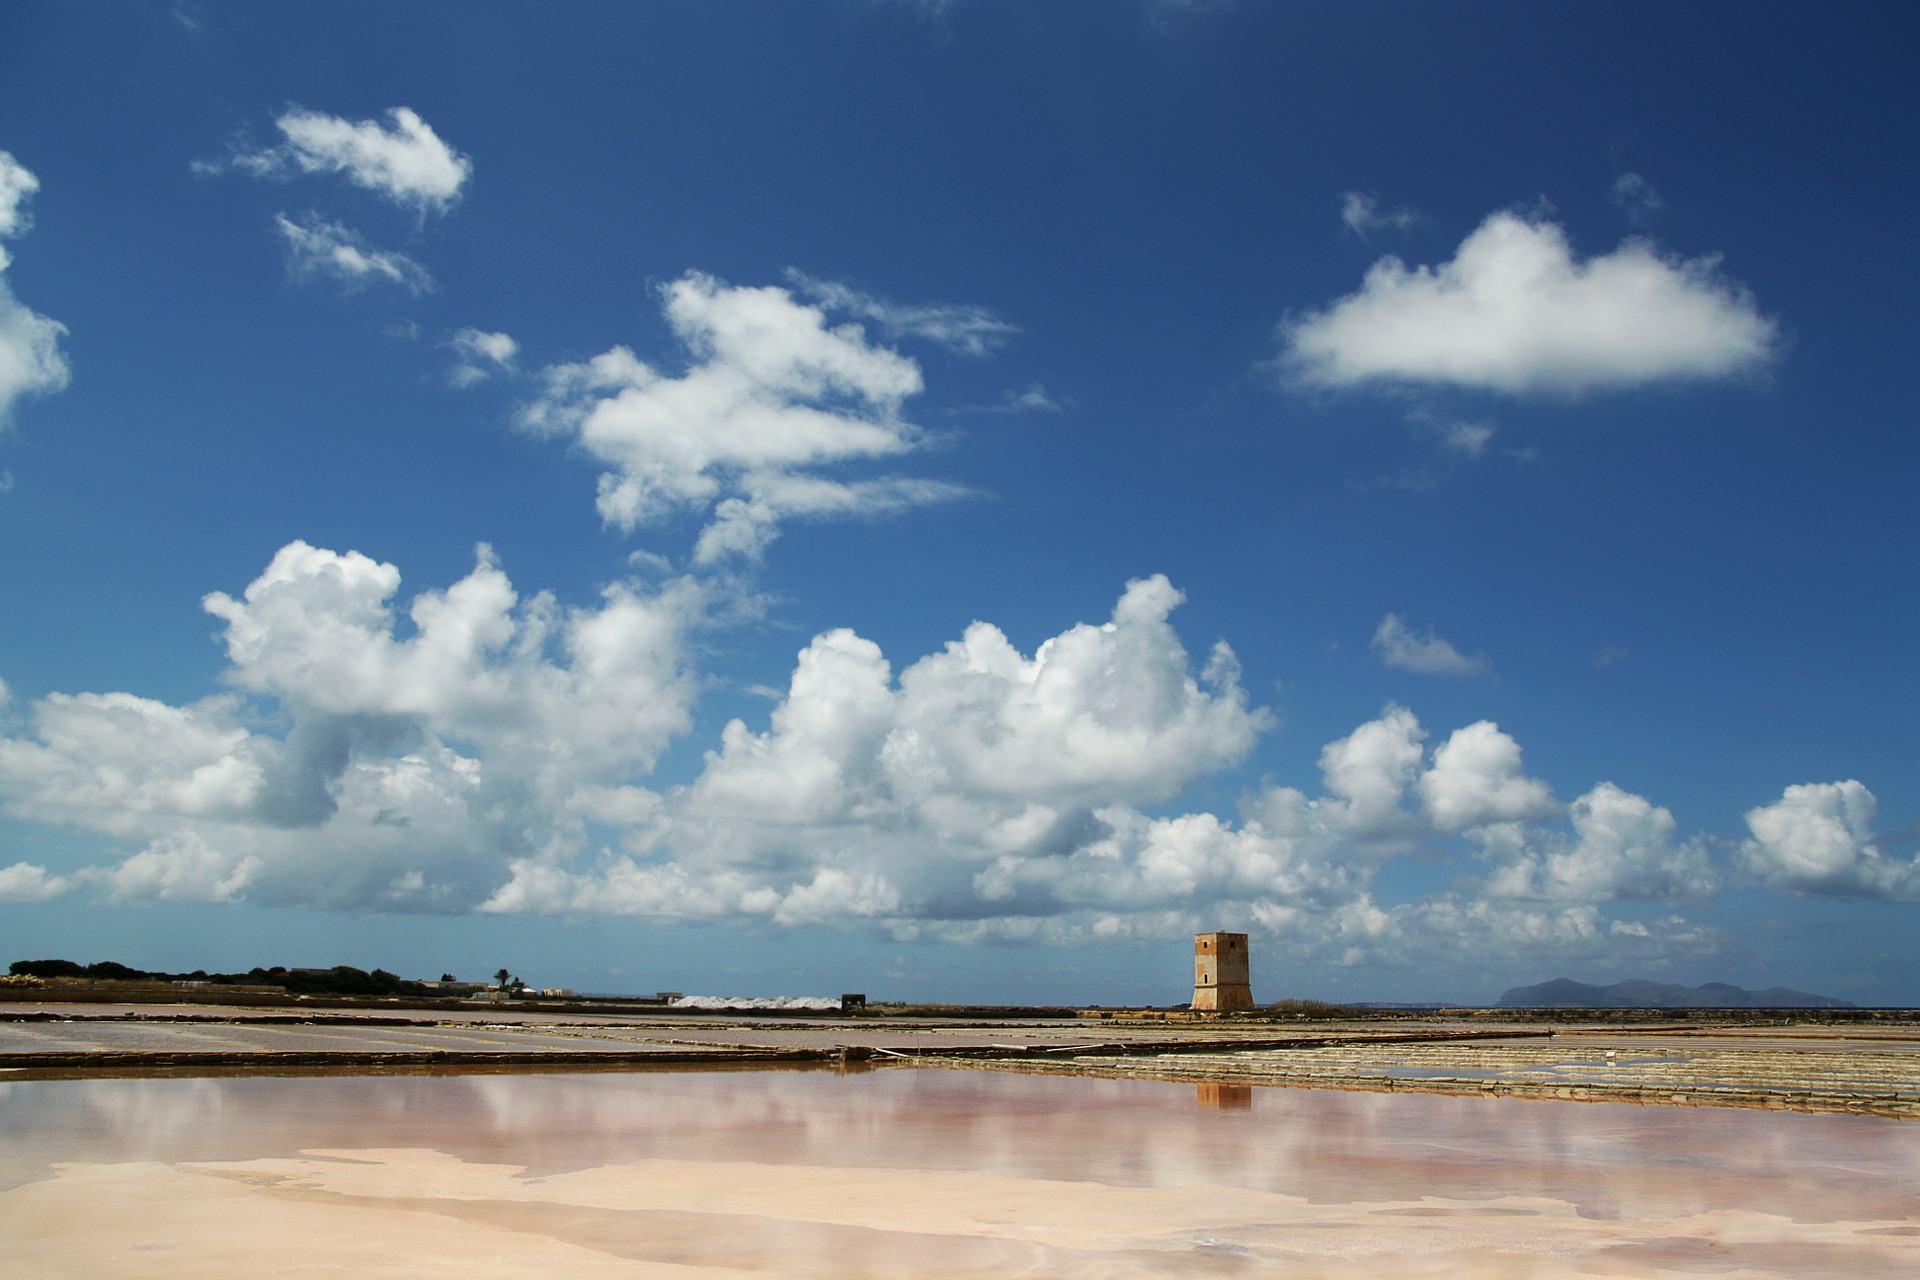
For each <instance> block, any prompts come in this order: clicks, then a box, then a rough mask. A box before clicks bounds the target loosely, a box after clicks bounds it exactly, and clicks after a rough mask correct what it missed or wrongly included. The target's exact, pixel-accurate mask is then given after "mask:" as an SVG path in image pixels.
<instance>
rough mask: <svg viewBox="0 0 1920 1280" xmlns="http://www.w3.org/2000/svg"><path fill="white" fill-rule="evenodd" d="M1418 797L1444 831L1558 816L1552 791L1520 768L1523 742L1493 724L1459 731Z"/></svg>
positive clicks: (1436, 758)
mask: <svg viewBox="0 0 1920 1280" xmlns="http://www.w3.org/2000/svg"><path fill="white" fill-rule="evenodd" d="M1420 797H1421V800H1422V801H1423V802H1424V804H1425V805H1426V810H1427V813H1428V815H1429V816H1430V817H1431V819H1432V821H1433V825H1434V826H1435V827H1436V828H1437V829H1439V830H1441V831H1465V830H1467V829H1468V828H1470V827H1484V826H1488V825H1490V824H1492V823H1500V822H1540V821H1545V820H1547V819H1549V818H1555V817H1558V816H1559V814H1560V805H1559V803H1558V802H1556V801H1555V800H1554V798H1553V791H1552V789H1551V788H1549V787H1548V786H1547V784H1546V783H1544V782H1542V781H1540V779H1538V778H1529V777H1527V776H1526V774H1525V773H1524V771H1523V770H1522V768H1521V763H1520V744H1519V743H1518V742H1515V741H1514V740H1513V738H1512V737H1511V736H1509V735H1508V734H1505V733H1502V732H1501V731H1500V726H1499V725H1497V724H1495V723H1493V721H1491V720H1482V721H1480V722H1479V723H1477V724H1470V725H1468V726H1467V727H1466V728H1464V729H1456V730H1454V732H1453V735H1452V736H1451V737H1449V738H1448V739H1447V740H1446V741H1445V742H1443V743H1441V744H1440V746H1439V747H1438V748H1437V749H1436V750H1435V751H1434V753H1433V766H1432V767H1431V768H1430V769H1428V770H1427V771H1426V773H1424V774H1422V775H1421V777H1420Z"/></svg>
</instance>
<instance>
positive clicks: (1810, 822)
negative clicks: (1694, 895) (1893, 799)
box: [1741, 779, 1920, 900]
mask: <svg viewBox="0 0 1920 1280" xmlns="http://www.w3.org/2000/svg"><path fill="white" fill-rule="evenodd" d="M1878 808H1879V805H1878V802H1877V801H1876V800H1875V799H1874V795H1873V792H1871V791H1869V790H1867V788H1866V787H1865V786H1863V785H1862V784H1860V783H1859V782H1856V781H1854V780H1852V779H1848V780H1846V781H1844V782H1816V783H1808V784H1806V785H1803V786H1791V787H1788V788H1787V789H1786V791H1785V792H1784V793H1783V794H1782V795H1781V797H1780V799H1779V800H1777V801H1775V802H1774V803H1773V804H1770V805H1763V806H1761V807H1760V808H1757V809H1752V810H1749V811H1748V813H1747V827H1748V828H1749V829H1750V830H1751V831H1752V832H1753V838H1752V839H1751V840H1748V841H1747V842H1746V843H1745V844H1744V845H1743V846H1742V847H1741V862H1742V864H1743V865H1744V866H1745V867H1746V869H1747V870H1748V871H1751V872H1753V873H1754V874H1755V875H1758V876H1760V877H1761V878H1762V879H1764V880H1766V882H1767V883H1769V884H1771V885H1774V886H1775V887H1777V888H1781V889H1787V890H1791V891H1793V892H1796V893H1812V894H1823V895H1827V896H1831V897H1858V898H1895V899H1901V900H1913V899H1920V859H1916V860H1914V861H1909V862H1901V861H1899V860H1897V859H1895V858H1890V857H1888V856H1887V855H1886V854H1885V853H1884V852H1883V851H1882V850H1881V849H1880V848H1879V846H1878V844H1877V842H1876V841H1875V838H1874V833H1873V819H1874V814H1875V813H1876V812H1877V811H1878Z"/></svg>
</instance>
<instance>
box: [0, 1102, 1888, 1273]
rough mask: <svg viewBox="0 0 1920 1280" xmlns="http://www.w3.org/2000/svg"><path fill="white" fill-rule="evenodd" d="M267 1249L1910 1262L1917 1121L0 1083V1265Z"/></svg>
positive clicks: (619, 1256)
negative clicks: (0, 1251)
mask: <svg viewBox="0 0 1920 1280" xmlns="http://www.w3.org/2000/svg"><path fill="white" fill-rule="evenodd" d="M315 1153H321V1154H315ZM103 1205H112V1206H116V1209H115V1213H114V1214H113V1215H110V1216H111V1218H112V1220H113V1221H114V1223H115V1224H116V1225H115V1227H114V1229H113V1230H105V1229H103V1228H102V1226H101V1218H100V1216H99V1214H98V1212H97V1210H98V1209H99V1208H100V1207H101V1206H103ZM209 1206H212V1207H209ZM63 1215H64V1216H63ZM203 1219H204V1221H203ZM122 1228H124V1230H123V1229H122ZM301 1232H308V1233H310V1234H311V1236H312V1239H313V1241H315V1242H327V1243H324V1244H322V1243H311V1244H308V1245H305V1246H303V1247H302V1251H301V1257H302V1262H301V1265H300V1267H299V1268H298V1269H299V1270H302V1271H303V1272H308V1273H311V1272H314V1271H318V1272H321V1273H326V1272H328V1271H330V1270H332V1271H335V1272H337V1273H338V1274H378V1273H379V1267H378V1266H377V1265H375V1262H374V1261H370V1259H374V1260H377V1258H378V1257H385V1256H388V1254H389V1253H391V1252H393V1251H395V1250H398V1251H400V1252H401V1254H402V1255H403V1256H404V1255H406V1253H407V1251H408V1250H410V1249H415V1248H416V1247H417V1248H418V1249H419V1250H421V1251H422V1252H420V1253H418V1254H416V1255H414V1256H411V1257H406V1258H405V1261H404V1266H402V1267H401V1268H400V1269H399V1270H396V1271H394V1272H393V1274H432V1273H433V1270H432V1268H433V1267H435V1266H439V1265H441V1263H443V1262H444V1263H445V1265H446V1267H447V1268H448V1273H449V1274H486V1275H493V1274H498V1275H540V1274H550V1273H552V1272H553V1271H554V1269H556V1268H561V1269H571V1270H574V1271H578V1272H580V1273H581V1274H582V1275H592V1274H599V1273H600V1269H601V1268H605V1269H606V1270H605V1273H606V1274H609V1275H649V1274H655V1273H656V1271H658V1269H659V1268H665V1270H664V1271H658V1273H659V1274H674V1275H687V1274H689V1272H688V1271H687V1270H686V1269H687V1268H690V1267H691V1268H696V1269H701V1268H715V1269H716V1270H717V1271H719V1272H723V1273H726V1274H734V1275H739V1274H779V1275H809V1276H813V1275H819V1276H836V1275H866V1274H874V1275H880V1274H900V1275H939V1276H946V1275H999V1274H1032V1275H1077V1274H1089V1275H1094V1274H1106V1275H1125V1274H1209V1275H1211V1274H1229V1275H1239V1274H1249V1275H1254V1274H1279V1273H1281V1272H1284V1273H1285V1274H1288V1275H1328V1276H1335V1275H1338V1276H1347V1275H1373V1274H1396V1275H1422V1274H1435V1275H1441V1274H1448V1273H1449V1272H1450V1271H1451V1272H1452V1273H1455V1274H1497V1275H1516V1276H1518V1275H1526V1276H1533V1275H1540V1276H1547V1275H1596V1274H1620V1275H1657V1274H1692V1273H1701V1274H1705V1273H1712V1274H1719V1275H1730V1274H1731V1275H1782V1276H1786V1275H1795V1276H1798V1275H1873V1274H1886V1275H1901V1274H1920V1125H1915V1124H1911V1123H1904V1122H1899V1121H1889V1120H1875V1119H1863V1118H1856V1117H1846V1116H1827V1115H1799V1114H1790V1113H1769V1112H1751V1111H1736V1110H1724V1109H1699V1110H1695V1109H1687V1108H1664V1107H1635V1106H1626V1105H1613V1104H1584V1103H1571V1102H1530V1101H1516V1100H1485V1099H1478V1098H1459V1097H1446V1096H1435V1095H1417V1096H1396V1095H1391V1094H1373V1093H1340V1092H1333V1091H1314V1090H1290V1089H1255V1088H1246V1087H1241V1086H1232V1085H1201V1086H1198V1087H1197V1088H1196V1087H1195V1086H1192V1085H1178V1084H1168V1083H1162V1082H1155V1081H1131V1080H1100V1079H1080V1078H1063V1077H1053V1076H1023V1075H1017V1074H1006V1073H995V1072H969V1071H943V1070H910V1069H894V1070H882V1071H872V1072H858V1073H851V1074H846V1075H836V1074H834V1073H832V1072H827V1071H814V1072H725V1073H700V1072H688V1073H671V1074H669V1073H650V1074H634V1075H599V1074H594V1075H571V1074H567V1075H544V1076H540V1075H492V1076H447V1077H392V1076H388V1077H377V1076H376V1077H326V1078H305V1079H286V1078H278V1079H243V1078H225V1079H149V1080H88V1081H14V1082H8V1083H0V1238H5V1239H9V1240H12V1241H15V1242H16V1243H17V1245H19V1246H20V1248H19V1251H18V1252H16V1254H15V1258H16V1262H18V1263H21V1264H22V1265H24V1266H25V1268H26V1269H25V1270H22V1271H19V1272H13V1273H12V1274H22V1275H40V1274H45V1275H59V1274H101V1275H107V1274H121V1273H122V1271H121V1270H118V1269H116V1268H117V1267H121V1266H122V1264H124V1272H125V1274H129V1275H131V1274H141V1275H164V1274H174V1273H175V1272H173V1271H169V1270H168V1269H167V1266H175V1267H177V1274H181V1275H223V1274H233V1275H241V1274H260V1273H261V1271H260V1269H259V1268H260V1267H261V1266H262V1258H271V1257H273V1256H275V1254H274V1250H275V1249H276V1248H277V1247H278V1245H277V1244H276V1241H284V1240H286V1239H290V1238H296V1237H298V1238H303V1239H304V1238H306V1237H305V1236H301V1235H300V1233H301ZM289 1233H292V1234H289ZM450 1233H451V1234H450ZM376 1240H384V1241H385V1242H386V1243H385V1245H384V1246H382V1248H384V1249H385V1250H387V1253H377V1254H369V1253H367V1250H370V1249H373V1247H374V1245H373V1242H374V1241H376ZM469 1245H471V1246H472V1248H471V1250H469V1252H471V1253H472V1254H473V1255H474V1256H472V1257H466V1256H464V1255H462V1254H461V1250H462V1249H467V1247H468V1246H469ZM516 1249H518V1250H521V1251H522V1252H521V1253H515V1250H516ZM329 1250H331V1251H332V1252H329ZM529 1251H530V1252H529ZM556 1251H557V1252H556ZM336 1255H337V1256H336ZM561 1255H565V1256H564V1257H562V1256H561ZM116 1258H117V1259H119V1260H120V1261H119V1262H115V1259H116ZM489 1259H491V1260H492V1261H488V1260H489ZM516 1259H518V1260H516ZM163 1263H165V1264H166V1265H164V1266H163V1265H162V1264H163ZM369 1266H372V1267H373V1270H371V1271H370V1270H368V1267H369ZM156 1267H159V1269H158V1270H156ZM36 1268H39V1269H36ZM476 1268H477V1269H476ZM489 1268H493V1269H489ZM269 1269H281V1268H269ZM698 1273H699V1272H698V1270H696V1271H694V1272H693V1273H692V1274H698Z"/></svg>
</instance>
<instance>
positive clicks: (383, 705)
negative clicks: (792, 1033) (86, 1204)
mask: <svg viewBox="0 0 1920 1280" xmlns="http://www.w3.org/2000/svg"><path fill="white" fill-rule="evenodd" d="M1915 28H1916V22H1915V19H1914V18H1913V16H1912V15H1911V14H1910V13H1909V12H1908V11H1907V10H1906V9H1905V8H1904V7H1903V6H1894V5H1885V6H1873V5H1854V6H1848V5H1842V6H1834V7H1828V8H1824V9H1822V10H1821V11H1820V12H1819V13H1817V14H1815V13H1812V12H1810V11H1808V10H1805V9H1802V8H1794V7H1789V6H1773V5H1749V4H1742V5H1727V6H1722V5H1712V4H1701V5H1691V6H1685V7H1682V8H1675V7H1673V6H1666V5H1649V6H1634V5H1613V6H1604V7H1603V6H1588V7H1576V6H1536V5H1517V4H1516V5H1504V4H1487V5H1480V6H1471V7H1464V8H1463V7H1459V6H1450V7H1446V8H1440V7H1435V6H1426V5H1399V4H1352V5H1337V6H1336V5H1294V4H1279V3H1256V2H1254V0H1243V2H1242V3H1239V4H1231V3H1208V4H1179V3H1172V2H1170V0H1162V2H1150V3H1129V2H1125V0H1114V2H1113V3H1106V4H1086V5H1076V6H1048V5H1020V4H1010V3H990V2H987V0H979V2H969V0H952V2H951V3H945V4H932V3H908V2H906V0H896V2H883V0H843V2H838V3H820V4H790V5H745V4H741V5H736V4H659V5H647V6H629V5H596V4H578V5H568V6H537V5H515V4H480V5H467V4H461V5H451V4H449V5H439V4H412V5H397V6H396V5H385V4H382V5H351V4H326V5H298V4H287V5H275V6H270V7H262V6H225V5H214V4H189V3H181V4H176V5H172V6H167V5H151V6H128V5H104V6H92V5H87V4H74V3H63V4H59V5H30V4H21V5H13V6H9V8H8V10H7V13H6V15H5V17H4V19H0V151H4V152H5V153H6V159H5V160H4V161H0V250H3V251H4V253H5V255H6V257H5V265H4V271H0V412H4V415H5V426H4V428H0V489H3V490H4V492H0V545H4V546H5V547H6V548H7V549H8V553H7V554H6V555H5V556H0V601H4V614H0V617H3V618H4V626H0V681H4V682H5V690H6V699H5V702H4V705H3V706H0V811H3V812H4V817H0V939H3V940H4V944H5V945H4V947H0V950H6V951H7V952H9V954H8V955H7V956H6V957H5V958H6V959H13V958H17V957H25V956H30V955H31V956H39V955H62V956H68V957H72V958H78V959H82V960H90V959H99V958H108V957H111V958H115V959H119V960H122V961H124V962H127V963H133V964H139V965H144V966H147V967H168V968H193V967H200V966H206V967H210V968H223V967H236V966H237V967H246V966H249V965H252V964H256V963H285V964H333V963H353V964H360V965H363V966H372V965H376V964H377V965H382V966H384V967H387V968H390V969H395V970H399V971H402V972H406V973H410V974H422V975H427V976H432V975H434V974H437V973H439V972H441V971H453V972H457V973H461V974H462V975H463V976H466V975H471V974H475V973H486V972H491V971H492V970H493V969H494V968H496V967H498V966H499V965H501V964H505V965H508V966H509V967H512V968H514V969H515V970H516V971H518V972H520V973H522V974H523V975H524V976H525V977H527V978H528V979H529V980H530V981H536V982H539V983H542V984H553V985H566V986H573V987H577V988H581V989H586V990H616V991H622V990H628V991H630V990H640V991H644V990H653V989H656V988H664V989H679V990H687V991H704V992H715V993H729V994H763V995H764V994H799V993H816V992H837V991H840V990H866V991H868V992H869V993H871V994H873V995H874V996H875V997H876V998H918V999H954V1000H960V999H965V1000H997V1001H1027V1000H1048V1001H1064V1002H1094V1001H1139V1002H1154V1003H1167V1002H1171V1001H1174V1000H1178V999H1181V998H1182V997H1183V995H1184V992H1183V989H1182V983H1183V981H1184V978H1185V974H1186V973H1187V965H1186V957H1187V954H1188V941H1189V936H1190V934H1191V933H1192V932H1194V931H1195V930H1198V929H1210V928H1221V927H1225V928H1244V929H1246V930H1248V931H1249V932H1250V933H1252V934H1253V936H1254V944H1253V945H1254V957H1255V974H1256V994H1257V995H1259V996H1261V997H1262V998H1278V997H1279V996H1282V995H1314V996H1324V997H1333V998H1344V999H1364V998H1375V999H1404V1000H1423V999H1450V1000H1487V999H1491V998H1492V997H1494V996H1496V995H1498V993H1499V992H1500V990H1501V989H1503V988H1504V987H1506V986H1508V985H1511V984H1514V983H1520V982H1530V981H1537V980H1541V979H1544V978H1548V977H1552V976H1555V975H1557V974H1563V973H1564V974H1566V975H1568V976H1572V977H1576V978H1580V979H1584V980H1590V981H1612V980H1615V979H1618V978H1623V977H1634V976H1647V977H1655V978H1659V979H1662V980H1668V981H1682V982H1688V983H1697V982H1702V981H1730V982H1736V983H1740V984H1743V985H1747V986H1752V987H1764V986H1771V985H1776V984H1784V985H1790V986H1797V987H1801V988H1804V989H1809V990H1816V991H1821V992H1825V993H1828V994H1833V995H1839V996H1843V997H1846V998H1850V999H1854V1000H1856V1001H1860V1002H1862V1003H1911V1002H1914V1001H1916V1000H1920V978H1916V974H1920V943H1916V941H1915V938H1916V937H1917V936H1920V931H1916V929H1915V928H1914V925H1915V919H1916V917H1915V914H1914V913H1915V905H1914V904H1915V903H1916V902H1917V901H1920V863H1917V862H1916V855H1917V854H1920V792H1916V786H1915V770H1914V767H1913V766H1914V759H1915V750H1914V748H1915V746H1916V737H1915V733H1914V729H1913V724H1914V719H1915V713H1916V710H1917V708H1916V705H1915V701H1916V699H1915V693H1916V682H1915V675H1914V672H1915V664H1914V662H1913V659H1912V637H1913V635H1914V629H1915V622H1916V618H1915V609H1914V605H1913V599H1914V594H1913V583H1914V581H1915V570H1916V567H1920V565H1917V564H1916V561H1917V559H1920V557H1917V556H1916V550H1917V549H1920V548H1917V545H1916V538H1915V522H1914V520H1913V517H1912V514H1911V511H1912V504H1911V501H1910V499H1909V497H1908V495H1909V494H1910V492H1911V490H1912V488H1913V486H1914V480H1915V475H1916V467H1915V462H1916V459H1915V454H1914V448H1913V445H1912V443H1911V438H1912V437H1911V423H1912V422H1913V420H1914V412H1915V409H1916V396H1915V391H1914V378H1913V372H1912V370H1913V357H1912V351H1913V348H1914V338H1915V331H1916V310H1915V306H1914V302H1913V298H1914V296H1915V285H1916V265H1917V264H1916V261H1915V241H1914V237H1913V234H1912V209H1913V207H1914V206H1915V203H1916V197H1917V196H1920V191H1916V186H1920V183H1916V179H1915V171H1914V166H1913V163H1912V156H1913V153H1914V147H1915V144H1916V141H1920V136H1917V135H1920V130H1916V124H1917V123H1920V94H1916V93H1915V91H1914V88H1913V86H1912V77H1911V74H1910V69H1911V63H1912V57H1913V54H1914V52H1915V48H1916V40H1915V35H1916V30H1915Z"/></svg>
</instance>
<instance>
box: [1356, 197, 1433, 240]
mask: <svg viewBox="0 0 1920 1280" xmlns="http://www.w3.org/2000/svg"><path fill="white" fill-rule="evenodd" d="M1340 221H1341V222H1342V223H1344V224H1346V228H1347V230H1349V231H1351V232H1352V233H1353V234H1354V235H1356V236H1359V237H1360V238H1361V239H1362V240H1366V241H1369V242H1370V241H1371V240H1372V239H1373V233H1374V232H1376V231H1407V230H1410V229H1411V228H1412V227H1413V226H1414V225H1415V224H1416V223H1418V222H1419V221H1420V215H1419V214H1417V213H1415V212H1414V211H1413V210H1411V209H1385V208H1382V207H1381V204H1380V200H1379V198H1378V197H1376V196H1371V195H1368V194H1367V193H1366V192H1364V191H1347V192H1343V193H1341V196H1340Z"/></svg>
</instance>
